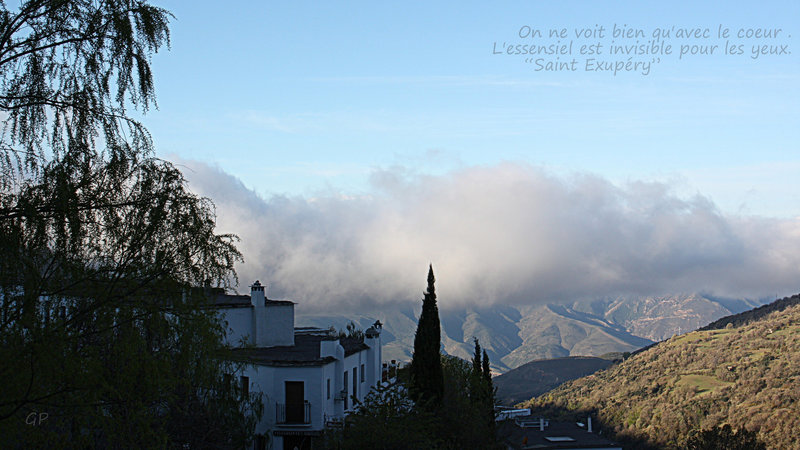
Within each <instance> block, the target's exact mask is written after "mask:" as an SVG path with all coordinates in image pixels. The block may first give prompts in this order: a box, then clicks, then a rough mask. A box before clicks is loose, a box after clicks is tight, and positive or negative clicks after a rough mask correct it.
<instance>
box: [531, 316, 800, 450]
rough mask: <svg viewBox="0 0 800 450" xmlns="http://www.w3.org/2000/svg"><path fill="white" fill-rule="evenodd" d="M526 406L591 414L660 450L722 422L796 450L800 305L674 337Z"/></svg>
mask: <svg viewBox="0 0 800 450" xmlns="http://www.w3.org/2000/svg"><path fill="white" fill-rule="evenodd" d="M527 405H528V406H532V407H535V408H543V409H547V410H549V412H550V413H554V412H555V411H561V412H562V413H564V412H565V413H566V414H572V413H583V414H585V412H586V411H594V412H595V413H596V414H597V417H598V418H599V419H600V421H601V422H602V423H604V424H605V426H606V429H609V428H611V429H613V431H614V432H615V434H616V435H617V437H618V438H619V439H622V440H625V441H638V442H640V443H648V444H650V445H652V446H654V447H659V448H681V447H683V446H684V445H685V443H686V440H687V438H688V437H689V436H690V435H692V434H693V433H697V431H698V430H700V429H709V428H712V427H715V426H720V425H723V424H730V425H731V427H733V428H734V429H742V428H744V429H746V430H749V431H753V432H756V433H758V437H759V439H760V440H761V441H763V442H764V443H765V444H766V445H767V447H768V448H782V449H790V448H800V442H798V436H800V305H798V306H790V307H788V308H786V309H785V310H783V311H776V312H773V313H771V314H769V315H768V316H766V317H764V318H762V319H760V320H757V321H753V322H751V323H748V324H746V325H742V326H741V327H738V328H736V327H734V325H733V323H731V324H730V325H727V326H726V327H725V328H723V329H717V330H705V331H695V332H692V333H688V334H685V335H681V336H675V337H673V338H671V339H669V340H667V341H665V342H662V343H660V344H658V345H655V346H653V347H652V348H650V349H649V350H646V351H644V352H641V353H638V354H635V355H633V356H631V357H630V358H629V359H627V360H625V361H624V362H622V363H620V364H618V365H614V366H612V367H610V368H609V369H607V370H604V371H601V372H598V373H596V374H593V375H589V376H587V377H584V378H580V379H577V380H573V381H571V382H567V383H565V384H564V385H562V386H560V387H559V388H557V389H555V390H553V391H550V392H549V393H547V394H545V395H543V396H541V397H539V398H536V399H533V400H531V401H529V402H527ZM640 445H641V444H640Z"/></svg>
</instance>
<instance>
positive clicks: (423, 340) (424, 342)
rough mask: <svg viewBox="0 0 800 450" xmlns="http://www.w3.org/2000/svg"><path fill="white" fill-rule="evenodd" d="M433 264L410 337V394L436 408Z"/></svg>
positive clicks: (438, 374)
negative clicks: (411, 350) (411, 348)
mask: <svg viewBox="0 0 800 450" xmlns="http://www.w3.org/2000/svg"><path fill="white" fill-rule="evenodd" d="M435 281H436V279H435V278H434V276H433V265H430V266H429V267H428V289H427V291H426V292H425V294H424V298H423V300H422V312H421V313H420V316H419V322H418V323H417V332H416V334H415V335H414V355H413V358H412V360H411V392H412V395H413V396H414V398H415V400H418V401H420V402H421V403H422V404H425V405H428V406H429V407H430V408H432V409H436V408H438V407H439V406H440V405H441V401H442V393H443V391H444V381H443V378H442V363H441V354H440V352H439V348H440V347H441V339H442V335H441V326H440V324H439V309H438V307H437V306H436V289H435V287H434V282H435Z"/></svg>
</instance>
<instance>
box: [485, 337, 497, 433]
mask: <svg viewBox="0 0 800 450" xmlns="http://www.w3.org/2000/svg"><path fill="white" fill-rule="evenodd" d="M483 388H484V390H485V391H486V394H485V398H484V402H483V411H484V414H485V416H486V421H487V422H488V424H489V429H490V432H491V434H492V435H493V436H494V434H495V422H494V419H495V416H494V404H495V394H496V392H497V391H496V389H495V387H494V383H492V369H491V366H490V365H489V355H488V354H486V349H483Z"/></svg>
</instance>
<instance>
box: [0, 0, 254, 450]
mask: <svg viewBox="0 0 800 450" xmlns="http://www.w3.org/2000/svg"><path fill="white" fill-rule="evenodd" d="M170 17H171V16H170V15H169V13H168V12H167V11H165V10H163V9H160V8H155V7H153V6H150V5H147V4H146V3H145V2H143V1H138V0H98V1H89V0H72V1H63V0H62V1H60V0H29V1H27V2H23V3H22V4H21V5H20V7H19V10H18V11H17V12H11V11H9V10H7V9H6V6H5V4H2V3H0V112H2V113H3V117H4V118H3V127H2V135H0V175H2V177H0V178H1V179H2V181H0V254H2V258H1V259H0V360H2V361H3V364H2V366H0V378H2V380H3V383H0V446H2V447H5V446H9V447H44V446H50V445H52V444H54V443H62V442H71V443H74V444H72V445H75V446H81V447H120V446H125V447H128V446H136V447H163V446H188V447H195V446H198V445H215V446H219V447H241V446H242V445H243V444H244V442H245V441H246V440H247V438H248V436H249V434H250V432H251V431H252V428H253V426H254V424H255V421H256V420H257V418H258V416H259V414H260V410H261V406H260V402H259V401H258V399H257V398H255V397H248V398H246V399H245V401H244V402H241V401H240V400H239V397H240V393H239V392H237V388H236V387H235V386H234V385H233V384H232V381H231V380H230V379H227V378H226V377H225V376H224V373H225V372H227V373H232V372H233V371H235V370H236V366H235V365H234V364H233V363H231V362H229V360H227V359H226V356H227V353H226V352H227V349H226V348H225V347H224V346H223V345H222V337H223V333H224V330H223V328H222V327H221V326H220V324H219V321H218V319H217V317H216V316H215V315H214V313H213V311H211V310H209V309H203V306H204V302H205V301H206V298H205V296H204V295H203V294H202V290H197V289H191V286H199V285H203V284H214V285H217V286H222V287H227V286H230V285H231V283H232V282H235V280H236V278H235V272H234V271H233V264H234V263H235V261H237V260H239V259H241V255H240V254H239V252H238V251H237V249H236V247H235V245H234V243H235V239H236V238H235V236H232V235H219V234H216V233H215V229H214V228H215V216H214V209H213V205H212V204H211V202H210V201H209V200H207V199H203V198H200V197H197V196H196V195H194V194H192V193H191V192H189V191H188V189H187V188H186V182H185V180H184V178H183V175H182V174H181V173H180V171H179V170H177V169H176V168H175V167H174V166H172V165H171V164H169V163H167V162H164V161H160V160H158V159H155V158H154V157H153V156H152V152H153V143H152V142H151V139H150V136H149V134H148V133H147V130H146V129H145V128H144V127H143V126H142V125H141V124H140V123H138V122H137V121H135V120H133V119H131V118H130V117H129V116H128V115H127V114H126V105H129V106H134V107H137V108H139V109H141V110H145V111H146V110H147V109H148V107H149V106H151V105H154V104H155V103H154V101H155V98H154V90H153V83H152V73H151V71H150V65H149V61H150V56H151V54H152V53H154V52H156V51H157V50H158V49H159V48H161V47H162V46H164V45H166V44H168V42H169V28H168V23H169V19H170ZM31 417H36V418H39V420H38V422H37V423H36V425H37V426H35V427H32V426H29V425H26V422H27V423H30V422H31ZM45 419H46V420H45Z"/></svg>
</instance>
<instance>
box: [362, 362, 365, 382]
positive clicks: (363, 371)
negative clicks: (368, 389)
mask: <svg viewBox="0 0 800 450" xmlns="http://www.w3.org/2000/svg"><path fill="white" fill-rule="evenodd" d="M365 373H366V370H365V369H364V365H363V364H362V365H361V382H362V383H363V382H364V381H365V379H366V377H365V376H364V374H365Z"/></svg>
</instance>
